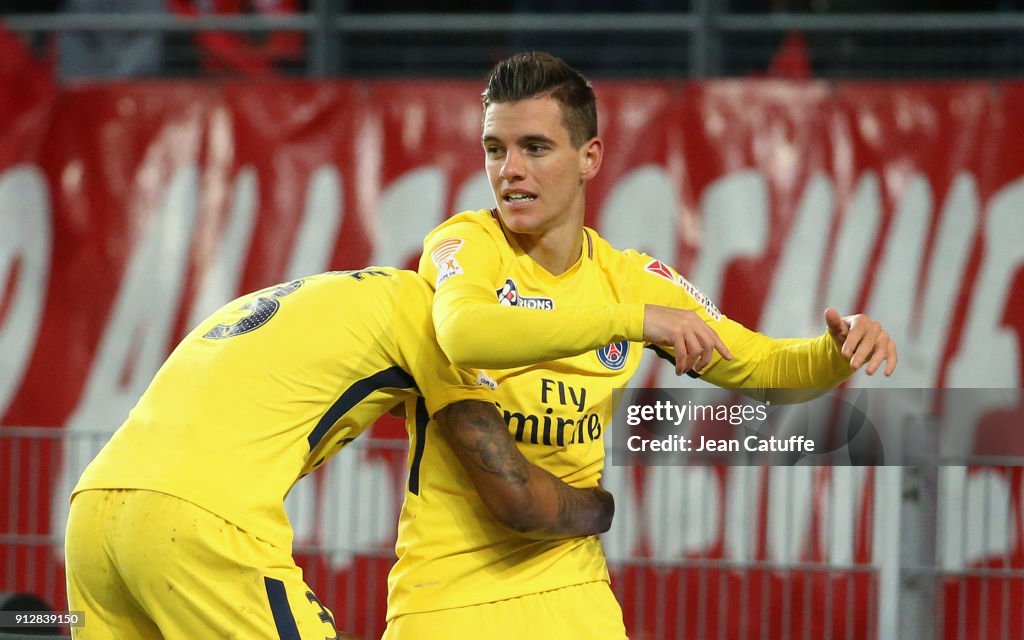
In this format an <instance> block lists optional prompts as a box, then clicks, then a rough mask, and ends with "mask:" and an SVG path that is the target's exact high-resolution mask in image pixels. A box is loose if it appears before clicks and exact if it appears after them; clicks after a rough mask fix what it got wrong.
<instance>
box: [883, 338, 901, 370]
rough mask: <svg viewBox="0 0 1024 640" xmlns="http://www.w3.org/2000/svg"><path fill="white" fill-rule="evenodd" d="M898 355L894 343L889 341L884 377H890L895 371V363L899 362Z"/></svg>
mask: <svg viewBox="0 0 1024 640" xmlns="http://www.w3.org/2000/svg"><path fill="white" fill-rule="evenodd" d="M899 359H900V358H899V355H898V354H897V353H896V343H895V342H893V341H892V340H890V341H889V353H888V355H887V356H886V358H885V361H886V365H885V375H886V376H891V375H892V374H893V372H894V371H896V363H897V362H899Z"/></svg>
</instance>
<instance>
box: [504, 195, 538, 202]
mask: <svg viewBox="0 0 1024 640" xmlns="http://www.w3.org/2000/svg"><path fill="white" fill-rule="evenodd" d="M536 199H537V196H535V195H532V194H529V193H521V192H514V193H506V194H505V202H511V203H514V204H519V203H524V202H533V201H534V200H536Z"/></svg>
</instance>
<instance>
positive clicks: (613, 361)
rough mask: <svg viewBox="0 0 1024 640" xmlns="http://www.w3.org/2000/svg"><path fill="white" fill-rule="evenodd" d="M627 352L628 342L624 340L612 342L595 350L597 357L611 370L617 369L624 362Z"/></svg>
mask: <svg viewBox="0 0 1024 640" xmlns="http://www.w3.org/2000/svg"><path fill="white" fill-rule="evenodd" d="M628 354H629V343H628V342H626V341H625V340H623V341H621V342H613V343H611V344H609V345H607V346H604V347H601V348H600V349H598V350H597V359H598V360H600V361H601V364H603V365H604V366H606V367H608V368H609V369H611V370H612V371H618V370H619V369H621V368H622V367H623V366H624V365H625V364H626V356H627V355H628Z"/></svg>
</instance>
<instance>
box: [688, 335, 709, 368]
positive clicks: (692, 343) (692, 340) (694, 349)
mask: <svg viewBox="0 0 1024 640" xmlns="http://www.w3.org/2000/svg"><path fill="white" fill-rule="evenodd" d="M685 339H686V367H685V368H684V369H683V373H686V372H687V371H689V370H690V369H693V367H694V365H695V364H697V361H698V360H700V354H701V351H703V350H704V348H703V347H702V346H701V344H700V339H699V338H698V337H697V334H696V333H694V332H692V331H688V332H686V338H685Z"/></svg>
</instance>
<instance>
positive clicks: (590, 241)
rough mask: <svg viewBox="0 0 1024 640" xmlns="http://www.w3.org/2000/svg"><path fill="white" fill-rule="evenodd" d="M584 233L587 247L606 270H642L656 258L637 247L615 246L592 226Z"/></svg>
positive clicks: (585, 229) (585, 228)
mask: <svg viewBox="0 0 1024 640" xmlns="http://www.w3.org/2000/svg"><path fill="white" fill-rule="evenodd" d="M584 233H585V234H586V240H587V245H588V246H587V247H585V249H589V250H590V251H591V253H592V258H593V260H594V261H595V262H596V263H598V264H599V265H601V267H602V268H604V269H606V270H611V271H614V272H618V273H623V272H624V271H625V272H630V271H633V270H639V271H642V270H643V269H644V267H645V266H646V265H647V264H648V263H650V262H651V261H653V260H654V258H652V257H651V256H649V255H647V254H646V253H643V252H641V251H637V250H635V249H617V248H615V247H614V246H612V244H611V243H610V242H608V241H607V240H605V239H604V238H602V237H601V236H600V235H599V234H598V233H597V231H595V230H593V229H591V228H590V227H584Z"/></svg>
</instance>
